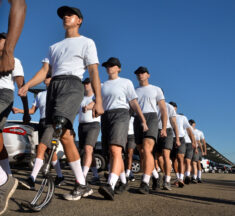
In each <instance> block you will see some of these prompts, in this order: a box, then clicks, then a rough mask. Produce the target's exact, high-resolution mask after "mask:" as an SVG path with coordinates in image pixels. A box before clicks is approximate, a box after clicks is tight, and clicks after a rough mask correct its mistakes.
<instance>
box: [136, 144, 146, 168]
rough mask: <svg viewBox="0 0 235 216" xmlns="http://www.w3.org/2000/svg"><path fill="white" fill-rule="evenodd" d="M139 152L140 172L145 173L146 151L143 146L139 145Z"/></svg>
mask: <svg viewBox="0 0 235 216" xmlns="http://www.w3.org/2000/svg"><path fill="white" fill-rule="evenodd" d="M137 150H138V152H139V156H140V170H141V171H144V169H145V168H144V150H143V148H142V144H141V145H137Z"/></svg>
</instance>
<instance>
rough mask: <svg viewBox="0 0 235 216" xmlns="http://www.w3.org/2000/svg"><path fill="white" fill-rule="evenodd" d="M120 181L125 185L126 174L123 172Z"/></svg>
mask: <svg viewBox="0 0 235 216" xmlns="http://www.w3.org/2000/svg"><path fill="white" fill-rule="evenodd" d="M120 180H121V182H122V183H123V184H126V174H125V171H123V172H122V173H121V174H120Z"/></svg>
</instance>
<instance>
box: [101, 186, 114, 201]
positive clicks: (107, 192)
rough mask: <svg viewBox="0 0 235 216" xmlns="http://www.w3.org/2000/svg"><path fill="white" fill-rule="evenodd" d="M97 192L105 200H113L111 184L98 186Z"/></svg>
mask: <svg viewBox="0 0 235 216" xmlns="http://www.w3.org/2000/svg"><path fill="white" fill-rule="evenodd" d="M98 192H99V193H100V194H101V195H102V196H103V197H104V198H105V199H107V200H114V190H113V189H112V187H111V185H109V184H106V185H104V186H100V188H99V190H98Z"/></svg>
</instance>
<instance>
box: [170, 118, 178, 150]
mask: <svg viewBox="0 0 235 216" xmlns="http://www.w3.org/2000/svg"><path fill="white" fill-rule="evenodd" d="M170 123H171V126H172V128H173V130H174V133H175V139H176V145H177V146H180V145H181V143H180V138H179V130H178V126H177V123H176V117H175V116H172V117H171V118H170Z"/></svg>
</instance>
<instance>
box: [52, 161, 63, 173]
mask: <svg viewBox="0 0 235 216" xmlns="http://www.w3.org/2000/svg"><path fill="white" fill-rule="evenodd" d="M51 163H52V166H53V167H54V169H55V171H56V174H57V175H58V177H63V174H62V172H61V168H60V162H59V161H58V160H56V161H52V162H51Z"/></svg>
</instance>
